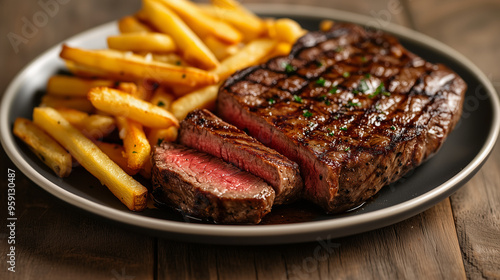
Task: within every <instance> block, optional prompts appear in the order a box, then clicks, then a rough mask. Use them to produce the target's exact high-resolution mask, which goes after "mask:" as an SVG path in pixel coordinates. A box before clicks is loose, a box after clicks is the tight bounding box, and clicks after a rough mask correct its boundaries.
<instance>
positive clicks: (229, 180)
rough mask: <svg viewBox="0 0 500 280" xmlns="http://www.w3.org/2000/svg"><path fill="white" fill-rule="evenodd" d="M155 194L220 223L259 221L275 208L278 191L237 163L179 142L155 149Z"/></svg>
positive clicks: (190, 213) (186, 210)
mask: <svg viewBox="0 0 500 280" xmlns="http://www.w3.org/2000/svg"><path fill="white" fill-rule="evenodd" d="M152 182H153V192H152V193H153V196H154V197H155V199H157V200H158V201H161V202H163V203H166V204H169V205H171V206H173V207H175V208H177V209H180V210H181V211H183V212H184V213H186V214H188V215H192V216H194V217H198V218H202V219H212V220H213V221H215V222H217V223H225V224H235V223H250V224H257V223H259V222H260V220H261V219H262V217H263V216H264V215H266V214H267V213H269V211H271V207H272V205H273V200H274V190H273V189H272V188H271V187H270V186H269V185H268V184H266V183H265V182H264V181H263V180H262V179H260V178H258V177H256V176H254V175H252V174H250V173H248V172H245V171H242V170H240V169H238V168H236V167H235V166H234V165H231V164H229V163H226V162H224V161H223V160H221V159H219V158H216V157H213V156H211V155H209V154H206V153H202V152H199V151H196V150H193V149H190V148H187V147H184V146H181V145H178V144H172V143H167V142H164V143H162V144H161V145H160V146H156V147H155V148H154V150H153V171H152Z"/></svg>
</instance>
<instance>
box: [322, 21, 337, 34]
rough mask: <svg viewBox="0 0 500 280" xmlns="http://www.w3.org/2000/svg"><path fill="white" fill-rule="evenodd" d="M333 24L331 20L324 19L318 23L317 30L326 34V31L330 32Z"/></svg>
mask: <svg viewBox="0 0 500 280" xmlns="http://www.w3.org/2000/svg"><path fill="white" fill-rule="evenodd" d="M334 24H335V22H334V21H333V20H329V19H325V20H322V21H321V22H320V23H319V29H320V30H321V31H324V32H326V31H328V30H330V29H331V28H332V27H333V25H334Z"/></svg>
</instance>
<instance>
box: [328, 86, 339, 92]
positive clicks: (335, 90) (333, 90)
mask: <svg viewBox="0 0 500 280" xmlns="http://www.w3.org/2000/svg"><path fill="white" fill-rule="evenodd" d="M337 91H338V88H337V87H336V86H334V87H332V88H331V89H330V90H329V91H328V93H331V94H335V93H337Z"/></svg>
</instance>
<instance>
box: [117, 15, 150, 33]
mask: <svg viewBox="0 0 500 280" xmlns="http://www.w3.org/2000/svg"><path fill="white" fill-rule="evenodd" d="M118 29H119V30H120V33H136V32H153V29H151V27H149V26H147V25H145V24H144V23H142V22H140V21H139V20H138V19H137V18H135V17H133V16H125V17H123V18H121V19H120V20H119V21H118Z"/></svg>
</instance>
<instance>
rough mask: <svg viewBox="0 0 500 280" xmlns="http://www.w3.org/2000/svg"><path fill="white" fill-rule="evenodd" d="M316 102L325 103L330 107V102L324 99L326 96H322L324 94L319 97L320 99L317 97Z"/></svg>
mask: <svg viewBox="0 0 500 280" xmlns="http://www.w3.org/2000/svg"><path fill="white" fill-rule="evenodd" d="M318 100H319V101H323V102H325V104H326V105H330V104H331V103H330V100H328V98H326V95H324V94H323V95H321V96H320V97H318Z"/></svg>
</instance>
